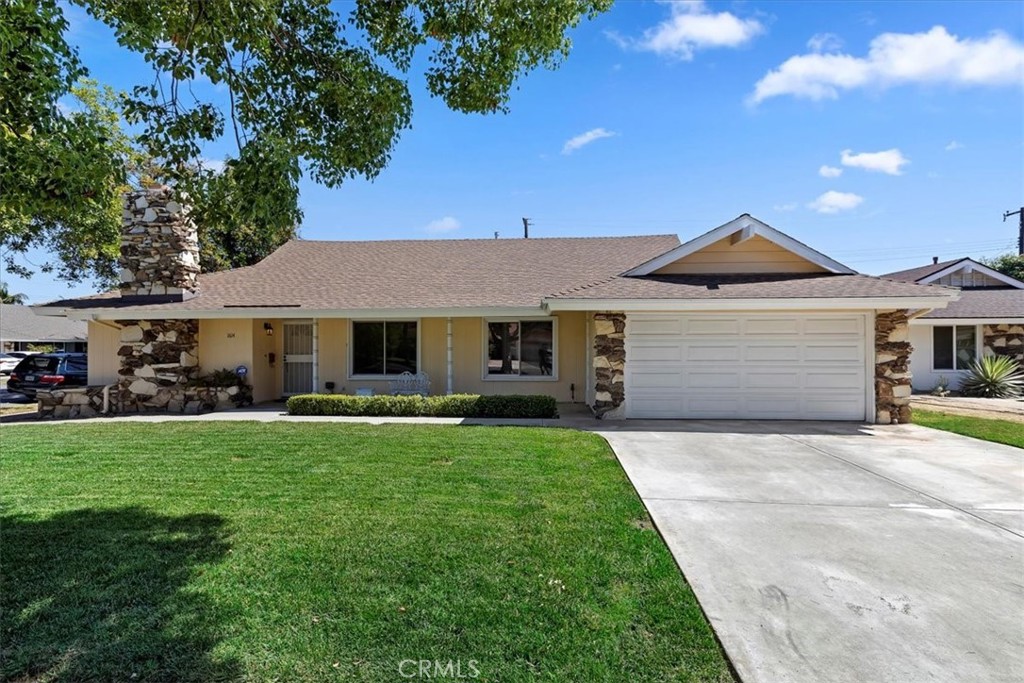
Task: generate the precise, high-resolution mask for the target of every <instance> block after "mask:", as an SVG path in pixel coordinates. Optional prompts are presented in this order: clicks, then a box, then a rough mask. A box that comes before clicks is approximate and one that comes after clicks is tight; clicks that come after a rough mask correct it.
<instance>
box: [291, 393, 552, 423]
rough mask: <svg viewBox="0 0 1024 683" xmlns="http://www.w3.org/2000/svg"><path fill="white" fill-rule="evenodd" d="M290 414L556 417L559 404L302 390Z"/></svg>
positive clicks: (529, 398)
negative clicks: (344, 393) (325, 392)
mask: <svg viewBox="0 0 1024 683" xmlns="http://www.w3.org/2000/svg"><path fill="white" fill-rule="evenodd" d="M288 414H289V415H343V416H345V415H347V416H353V417H495V418H535V419H536V418H555V417H558V406H557V404H556V403H555V399H554V398H552V397H551V396H541V395H525V396H524V395H510V396H478V395H476V394H453V395H451V396H427V397H425V398H424V397H422V396H346V395H341V394H303V395H301V396H292V397H291V398H289V399H288Z"/></svg>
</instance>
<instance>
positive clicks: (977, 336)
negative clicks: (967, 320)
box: [928, 324, 984, 372]
mask: <svg viewBox="0 0 1024 683" xmlns="http://www.w3.org/2000/svg"><path fill="white" fill-rule="evenodd" d="M940 327H942V328H947V327H948V328H949V329H950V330H951V331H952V334H953V367H952V368H937V367H935V330H937V329H938V328H940ZM958 327H972V328H974V360H978V359H979V358H980V357H981V355H982V353H983V352H984V350H983V349H982V347H981V326H980V325H956V324H951V325H932V326H931V328H932V329H931V339H929V340H928V341H929V344H930V347H931V354H930V355H931V357H930V358H929V359H928V362H929V364H930V365H931V368H932V372H966V371H967V368H958V367H956V364H957V357H956V328H958Z"/></svg>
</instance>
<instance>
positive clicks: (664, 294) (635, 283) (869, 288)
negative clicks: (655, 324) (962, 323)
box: [555, 273, 956, 299]
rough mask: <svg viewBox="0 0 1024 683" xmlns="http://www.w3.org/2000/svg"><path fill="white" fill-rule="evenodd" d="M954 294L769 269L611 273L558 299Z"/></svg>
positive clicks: (879, 281) (937, 288)
mask: <svg viewBox="0 0 1024 683" xmlns="http://www.w3.org/2000/svg"><path fill="white" fill-rule="evenodd" d="M944 294H945V295H948V296H950V297H953V296H955V295H956V290H954V289H952V288H949V287H940V286H933V285H917V284H913V283H908V282H896V281H893V280H883V279H881V278H877V277H871V276H870V275H842V274H833V273H808V274H794V273H766V274H752V275H657V276H655V275H651V276H647V277H612V278H609V279H607V280H605V281H603V282H599V283H595V284H592V285H588V286H584V287H578V288H575V289H571V290H565V291H563V292H560V293H559V294H558V295H557V296H556V297H555V298H559V299H776V298H780V299H786V298H793V299H804V298H810V299H818V298H860V297H870V298H876V297H882V298H885V297H916V296H942V295H944Z"/></svg>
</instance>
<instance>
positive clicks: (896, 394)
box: [875, 310, 912, 424]
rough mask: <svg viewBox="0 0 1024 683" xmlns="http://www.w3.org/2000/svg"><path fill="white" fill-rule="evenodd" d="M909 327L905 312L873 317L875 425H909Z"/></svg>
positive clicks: (881, 314) (886, 313)
mask: <svg viewBox="0 0 1024 683" xmlns="http://www.w3.org/2000/svg"><path fill="white" fill-rule="evenodd" d="M911 350H912V347H911V346H910V324H909V322H908V320H907V311H905V310H900V311H879V312H878V313H877V314H876V315H875V411H876V420H877V422H878V423H879V424H895V423H900V424H903V423H907V422H910V416H911V411H910V394H911V386H910V377H911V375H910V352H911Z"/></svg>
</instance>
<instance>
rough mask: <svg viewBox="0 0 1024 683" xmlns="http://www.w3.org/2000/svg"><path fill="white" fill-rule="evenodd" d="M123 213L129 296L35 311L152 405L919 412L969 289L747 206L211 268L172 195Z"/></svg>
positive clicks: (647, 413) (658, 413) (843, 416)
mask: <svg viewBox="0 0 1024 683" xmlns="http://www.w3.org/2000/svg"><path fill="white" fill-rule="evenodd" d="M127 215H128V216H129V217H130V218H128V219H126V221H127V228H128V229H127V230H126V232H125V235H124V237H123V242H122V255H123V257H122V260H123V263H122V268H123V271H122V281H123V284H122V287H121V290H120V291H117V292H109V293H106V294H101V295H97V296H93V297H86V298H81V299H72V300H66V301H56V302H52V303H49V304H45V305H43V306H40V307H37V309H36V310H37V312H38V313H40V314H41V315H63V316H69V317H72V318H77V319H81V320H88V321H89V336H90V356H89V373H90V383H93V384H96V383H108V382H115V381H116V382H119V383H120V386H121V391H120V397H121V403H122V404H130V405H132V406H139V407H141V408H143V409H146V408H160V407H164V406H168V405H169V406H171V407H172V408H173V409H179V407H180V402H179V401H178V400H177V399H176V398H175V394H174V392H175V390H176V389H175V388H176V387H177V386H180V385H182V384H184V383H186V382H187V381H189V380H190V379H192V378H194V377H195V376H196V374H198V373H200V372H202V373H209V372H212V371H215V370H217V369H220V368H236V367H237V366H245V368H246V370H247V374H248V379H249V381H250V383H251V384H252V386H253V393H254V397H255V399H256V400H257V401H265V400H268V399H277V398H280V397H281V396H286V395H289V394H297V393H305V392H324V391H328V390H333V391H335V392H339V393H356V391H357V390H368V389H372V390H374V391H376V392H378V393H385V392H387V391H388V379H389V378H392V377H394V376H395V375H396V374H397V373H400V372H403V371H424V372H426V373H428V374H429V376H430V379H431V391H432V392H434V393H446V392H455V393H462V392H470V393H482V394H509V393H542V394H549V395H552V396H554V397H555V398H557V399H558V400H559V401H566V402H568V401H576V402H586V403H587V404H588V405H590V406H592V407H593V408H594V410H595V412H597V413H598V414H602V415H606V416H609V417H635V418H640V417H647V418H769V419H771V418H777V419H790V418H792V419H838V420H868V421H874V420H875V419H876V416H877V419H879V420H881V421H885V422H888V421H889V420H890V419H895V418H899V419H901V420H905V419H907V418H908V417H909V408H908V407H907V405H906V404H907V403H908V402H909V394H910V380H909V374H908V372H907V367H906V366H907V362H908V357H909V352H910V350H909V344H908V343H907V334H908V326H907V323H906V313H907V311H908V310H909V311H914V310H921V309H931V308H942V307H944V306H946V305H947V304H949V303H950V302H951V301H953V300H955V299H956V298H957V296H958V295H959V294H958V292H957V291H956V290H954V289H950V288H947V287H936V286H928V285H918V284H914V283H906V282H895V281H892V280H886V279H881V278H877V277H871V276H867V275H861V274H858V273H856V272H854V271H853V270H851V269H850V268H848V267H846V266H844V265H842V264H840V263H838V262H836V261H834V260H832V259H831V258H829V257H827V256H825V255H824V254H822V253H820V252H818V251H815V250H814V249H811V248H810V247H808V246H806V245H804V244H802V243H800V242H798V241H796V240H794V239H793V238H791V237H788V236H786V235H785V234H783V233H781V232H779V231H777V230H775V229H773V228H771V227H769V226H768V225H766V224H764V223H762V222H761V221H759V220H757V219H756V218H753V217H751V216H749V215H746V214H744V215H742V216H740V217H739V218H737V219H735V220H733V221H730V222H729V223H727V224H725V225H723V226H721V227H718V228H716V229H714V230H712V231H710V232H708V233H706V234H704V235H701V236H700V237H697V238H696V239H693V240H690V241H689V242H686V243H685V244H680V243H679V240H678V239H677V238H676V237H675V236H674V235H650V236H640V237H591V238H546V239H500V240H411V241H378V242H345V241H339V242H325V241H305V240H293V241H290V242H288V243H287V244H285V245H284V246H282V247H281V248H280V249H278V250H277V251H276V252H274V253H273V254H271V255H270V256H268V257H267V258H266V259H264V260H263V261H262V262H260V263H258V264H256V265H254V266H250V267H246V268H239V269H237V270H232V271H227V272H219V273H210V274H204V275H198V265H197V264H198V258H197V254H198V251H197V250H198V245H197V242H196V235H195V228H194V226H191V225H190V223H189V222H188V221H187V220H183V219H182V212H181V210H180V208H179V207H178V205H177V204H176V203H175V202H173V201H171V200H170V199H169V191H167V190H161V189H157V190H152V191H150V192H149V193H148V194H143V193H136V194H134V195H132V196H131V197H129V211H128V212H127ZM328 383H330V386H328Z"/></svg>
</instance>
